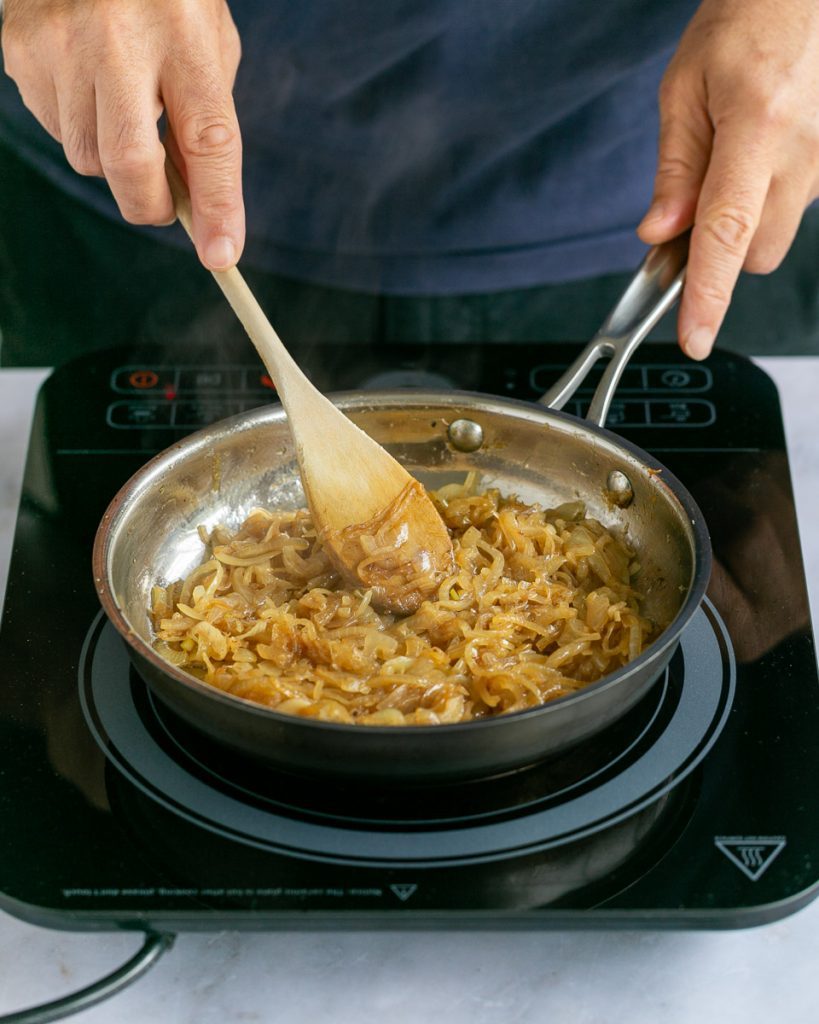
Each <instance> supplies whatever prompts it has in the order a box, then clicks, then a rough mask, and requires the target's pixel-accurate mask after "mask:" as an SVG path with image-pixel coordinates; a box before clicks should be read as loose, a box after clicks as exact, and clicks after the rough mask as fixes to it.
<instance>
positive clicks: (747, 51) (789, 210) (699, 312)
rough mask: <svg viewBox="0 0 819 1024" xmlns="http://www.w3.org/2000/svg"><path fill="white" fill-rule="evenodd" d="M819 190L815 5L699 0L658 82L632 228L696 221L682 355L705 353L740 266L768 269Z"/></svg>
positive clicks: (653, 235) (810, 1)
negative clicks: (656, 149)
mask: <svg viewBox="0 0 819 1024" xmlns="http://www.w3.org/2000/svg"><path fill="white" fill-rule="evenodd" d="M817 196H819V3H817V2H816V0H788V2H787V3H785V4H783V3H781V2H779V0H703V3H702V4H701V5H700V8H699V10H698V11H697V13H696V15H695V16H694V18H693V19H692V21H691V23H690V24H689V26H688V28H687V29H686V31H685V33H684V35H683V37H682V40H681V41H680V45H679V47H678V49H677V52H676V54H675V55H674V58H673V59H672V61H671V63H670V64H669V67H668V70H667V71H666V74H665V77H664V79H663V82H662V85H661V87H660V154H659V163H658V170H657V176H656V179H655V185H654V198H653V200H652V204H651V207H650V208H649V211H648V213H647V214H646V216H645V217H644V219H643V221H642V223H641V224H640V226H639V228H638V233H639V235H640V238H641V239H642V240H643V241H644V242H646V243H648V244H649V245H656V244H658V243H659V242H663V241H665V240H666V239H668V238H673V237H674V236H675V235H678V234H679V233H680V232H682V231H684V230H685V229H686V228H688V227H691V226H692V225H693V232H692V237H691V249H690V253H689V260H688V270H687V275H686V284H685V289H684V292H683V297H682V302H681V305H680V311H679V319H678V334H679V338H680V344H681V346H682V348H683V350H684V351H685V352H686V353H687V354H688V355H689V356H691V357H692V358H694V359H704V358H705V357H706V356H707V355H708V354H709V353H710V351H711V349H712V347H713V344H714V339H715V337H716V334H717V331H718V330H719V327H720V325H721V323H722V320H723V317H724V316H725V312H726V310H727V308H728V304H729V303H730V300H731V294H732V292H733V289H734V285H735V284H736V281H737V277H738V276H739V272H740V270H741V269H743V268H744V269H745V270H747V271H750V272H751V273H754V274H767V273H770V272H771V271H772V270H775V269H776V267H778V266H779V264H780V263H781V261H782V259H783V257H784V256H785V254H786V253H787V251H788V249H789V248H790V245H791V242H792V241H793V238H794V235H795V234H796V231H797V229H798V227H799V222H800V220H801V218H802V214H803V213H804V211H805V208H806V207H807V206H808V205H809V204H810V203H811V202H812V201H813V200H814V199H816V198H817ZM818 269H819V268H818Z"/></svg>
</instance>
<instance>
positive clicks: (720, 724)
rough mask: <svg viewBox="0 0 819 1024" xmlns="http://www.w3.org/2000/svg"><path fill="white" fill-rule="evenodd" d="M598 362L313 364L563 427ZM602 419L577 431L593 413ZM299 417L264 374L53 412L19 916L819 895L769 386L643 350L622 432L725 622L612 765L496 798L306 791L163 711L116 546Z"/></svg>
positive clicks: (812, 695) (115, 369)
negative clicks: (245, 448)
mask: <svg viewBox="0 0 819 1024" xmlns="http://www.w3.org/2000/svg"><path fill="white" fill-rule="evenodd" d="M576 351H577V346H572V345H566V346H548V347H544V346H534V345H531V346H529V345H516V346H501V345H497V346H493V345H484V346H481V347H478V348H468V349H467V348H464V347H461V346H446V345H440V346H435V347H423V348H422V347H399V346H392V347H390V348H386V349H382V350H378V349H370V348H367V347H363V346H362V347H360V348H356V349H353V350H347V351H344V350H339V349H335V348H327V349H322V348H317V349H315V350H314V351H313V353H312V355H311V356H310V357H309V358H306V359H305V360H304V361H303V365H304V366H305V369H306V370H307V372H308V374H309V375H310V376H311V377H312V378H313V380H314V381H315V383H316V384H317V385H318V386H319V387H321V388H322V389H323V390H325V391H341V390H349V389H356V388H361V387H364V388H368V387H369V388H372V387H419V386H420V387H425V388H426V387H430V386H432V387H457V388H462V389H466V390H472V391H484V392H492V393H501V394H508V395H512V396H515V397H518V398H523V399H534V398H537V397H538V396H539V395H540V394H541V393H542V392H543V391H544V390H545V389H546V387H547V386H548V385H549V383H550V382H551V381H553V380H554V379H555V378H556V376H557V375H558V373H559V372H560V370H561V369H562V368H563V367H564V366H565V365H566V364H567V363H568V362H569V361H570V359H571V358H572V357H573V356H574V354H576ZM589 393H590V392H589V390H588V389H587V390H585V391H583V392H581V394H580V395H579V397H578V398H577V400H576V401H575V402H574V404H572V405H571V406H570V407H569V409H568V411H570V412H575V413H578V414H582V411H583V408H584V403H585V402H587V401H588V397H589ZM271 400H275V393H274V391H273V389H272V386H271V382H270V381H269V379H268V378H267V377H266V375H265V373H264V370H263V369H262V368H261V367H260V365H259V364H258V363H257V362H256V361H255V358H254V356H253V354H252V353H251V352H250V351H248V352H242V353H240V354H239V356H238V357H235V356H233V355H231V357H230V360H229V361H228V358H227V356H224V357H217V356H214V354H213V353H212V352H210V353H205V354H203V356H202V358H201V359H199V360H197V359H196V358H192V357H191V354H190V352H186V353H185V355H184V357H180V358H179V359H178V360H175V359H174V356H173V353H172V352H171V353H168V352H165V353H163V354H161V355H160V354H158V353H157V352H154V351H141V352H137V351H134V352H128V351H111V352H108V353H104V354H100V355H96V356H93V357H87V358H84V359H81V360H77V361H76V362H73V363H69V364H67V365H66V366H64V367H63V368H61V369H60V370H58V371H57V372H55V373H54V374H53V375H52V376H51V377H50V378H49V379H48V380H47V381H46V383H45V384H44V386H43V388H42V390H41V392H40V395H39V398H38V402H37V408H36V412H35V420H34V427H33V431H32V436H31V443H30V448H29V455H28V462H27V466H26V472H25V479H24V486H23V496H22V501H21V506H20V512H19V517H18V522H17V530H16V536H15V542H14V550H13V555H12V562H11V568H10V574H9V583H8V591H7V596H6V603H5V609H4V616H3V622H2V631H1V632H0V657H1V658H2V664H3V683H2V687H0V741H1V742H0V820H2V822H3V827H2V832H0V903H2V905H3V906H4V907H6V908H7V909H9V910H11V911H12V912H14V913H17V914H18V915H19V916H21V917H24V918H27V919H29V920H33V921H35V922H38V923H41V924H46V925H51V926H55V927H68V928H73V927H76V928H106V927H144V926H145V925H153V926H155V927H158V928H163V929H165V930H168V929H180V928H222V927H247V928H290V927H329V928H341V927H389V928H398V927H428V926H431V925H435V926H439V927H450V926H451V927H469V926H483V927H498V928H499V927H532V928H536V927H568V926H579V927H596V926H612V925H630V926H635V925H644V926H648V927H684V926H694V925H696V926H703V925H705V926H712V927H739V926H744V925H750V924H756V923H761V922H763V921H768V920H773V919H775V918H777V917H780V916H782V915H784V914H786V913H788V912H791V911H793V910H795V909H797V908H798V907H800V906H802V905H803V904H804V903H806V902H807V901H808V900H810V899H811V898H813V896H814V895H816V892H817V886H818V885H819V814H817V798H816V793H817V791H819V745H818V744H817V743H816V741H815V737H816V736H817V735H819V679H817V669H816V658H815V651H814V641H813V637H812V634H811V630H810V624H809V617H808V603H807V592H806V588H805V582H804V571H803V568H802V562H801V556H800V551H799V539H798V532H797V525H796V521H795V513H794V505H793V497H792V492H791V487H790V478H789V468H788V461H787V453H786V450H785V442H784V436H783V429H782V421H781V413H780V409H779V404H778V398H777V394H776V390H775V388H774V386H773V384H772V382H771V381H770V380H769V379H768V378H767V377H766V376H765V374H764V373H762V372H761V371H760V370H759V369H758V368H757V367H755V366H754V365H753V364H751V363H750V362H748V361H747V360H745V359H743V358H741V357H738V356H733V355H730V354H726V353H721V352H717V353H715V355H714V356H713V357H712V358H711V359H710V360H709V361H708V362H707V363H706V364H704V365H701V364H693V363H690V362H688V361H687V360H685V359H684V358H683V357H682V356H681V355H680V354H679V352H678V351H677V350H676V349H675V348H673V347H672V346H665V345H652V346H647V347H644V348H643V349H642V350H641V351H640V353H639V354H638V356H637V357H636V359H635V361H634V363H633V364H632V365H631V366H629V368H628V369H627V370H626V373H625V376H624V378H623V380H622V383H621V386H620V389H619V391H618V396H617V399H616V400H615V402H614V405H613V407H612V411H611V414H610V416H609V420H608V423H607V426H608V427H609V428H610V429H613V430H616V431H618V432H621V433H622V434H623V435H625V436H627V437H628V438H629V439H630V440H632V441H633V442H635V443H636V444H638V445H640V446H641V447H643V448H645V449H647V450H648V451H650V452H651V453H652V454H654V455H655V456H656V457H657V458H658V459H659V460H660V461H661V462H663V463H664V464H665V465H667V466H668V467H669V468H670V469H671V471H672V472H673V473H675V474H676V475H677V476H678V477H679V478H680V479H681V480H682V481H683V483H685V484H686V486H687V487H688V488H689V490H690V491H691V492H692V493H693V495H694V497H695V499H696V500H697V501H698V503H699V504H700V507H701V508H702V510H703V513H704V514H705V518H706V520H707V522H708V525H709V529H710V531H711V535H712V542H713V546H714V555H715V568H714V573H713V577H712V581H711V585H710V588H709V596H708V599H707V600H706V602H705V603H704V604H703V606H702V608H701V609H700V610H699V611H698V612H697V614H696V616H695V617H694V619H693V620H692V622H691V624H690V626H689V628H688V629H687V630H686V631H685V633H684V634H683V638H682V642H681V644H680V647H679V649H678V650H677V652H676V654H675V655H674V658H673V659H672V661H671V663H670V665H669V667H668V670H667V671H666V672H665V674H664V675H663V677H662V678H661V679H660V680H659V681H658V683H657V685H656V686H655V687H653V689H652V690H651V692H650V693H649V694H648V695H647V696H646V697H645V698H644V699H643V700H642V701H641V702H640V704H639V705H638V706H637V707H636V708H634V709H633V710H632V711H630V712H629V713H628V714H627V715H626V716H625V717H624V718H623V719H621V720H620V721H618V722H617V723H615V724H614V725H612V726H610V727H609V728H608V729H607V730H605V731H604V732H603V733H601V734H599V735H598V736H596V737H594V739H593V740H592V741H589V742H586V743H584V744H581V745H580V746H578V747H575V748H573V749H571V750H570V751H568V752H566V753H564V754H562V755H560V756H558V757H555V758H552V759H551V760H549V761H547V762H544V763H543V764H537V765H531V766H528V767H526V768H524V769H521V770H519V771H516V772H511V773H508V774H506V775H502V776H497V777H493V778H489V779H481V780H473V781H470V782H460V783H449V784H438V785H426V786H425V785H416V786H409V785H406V786H398V787H396V786H394V785H391V786H387V787H380V786H379V784H378V783H377V782H373V783H372V784H367V785H363V784H360V783H355V784H352V783H345V782H340V781H338V780H334V779H318V780H317V779H305V778H300V777H298V776H296V775H289V774H287V773H284V772H280V771H275V770H273V769H271V768H262V767H260V766H259V765H258V764H255V763H249V762H245V761H243V759H242V758H241V757H239V756H238V755H235V754H228V753H227V752H226V751H224V750H221V749H218V748H216V747H215V746H214V745H213V744H212V743H211V742H209V741H207V740H204V739H203V738H202V737H201V736H200V735H198V734H197V733H196V732H195V731H194V730H192V729H191V728H190V727H189V726H187V725H185V724H184V723H183V722H181V721H179V720H177V719H176V718H175V717H174V716H173V714H172V713H171V712H170V711H168V710H167V709H166V708H164V707H163V706H162V705H160V704H158V703H157V702H156V700H155V698H154V697H153V696H152V695H151V694H150V692H149V691H148V690H147V688H146V687H145V685H144V683H143V682H142V681H141V679H140V678H139V677H138V675H136V673H135V672H134V671H133V669H132V668H131V666H130V664H129V660H128V657H127V655H126V652H125V648H124V646H123V644H122V642H121V640H120V639H119V637H118V636H117V635H116V633H115V631H114V630H113V628H112V627H111V626H110V624H108V623H107V621H106V620H105V618H104V617H103V616H102V614H101V612H100V609H99V605H98V602H97V598H96V593H95V589H94V585H93V580H92V576H91V569H90V552H91V546H92V542H93V537H94V533H95V531H96V527H97V524H98V522H99V520H100V518H101V516H102V513H103V511H104V510H105V507H106V505H107V504H108V502H109V500H110V498H111V497H112V495H113V494H114V493H115V492H116V490H117V489H118V488H119V486H120V485H121V484H122V483H123V482H124V481H125V480H126V479H127V478H128V477H129V476H130V475H131V474H132V473H133V472H134V471H135V470H136V469H137V468H138V467H139V466H140V465H141V464H142V463H143V462H144V461H145V460H146V459H147V458H149V457H150V456H151V455H153V454H154V453H155V452H157V451H159V450H161V449H162V448H164V447H166V446H167V445H168V444H170V443H172V442H173V441H174V440H177V439H178V438H179V437H181V436H183V435H184V434H186V433H189V432H190V431H192V430H195V429H197V428H198V427H200V426H204V425H206V424H208V423H210V422H212V421H214V420H216V419H220V418H222V417H224V416H227V415H231V414H234V413H237V412H242V411H244V410H246V409H249V408H253V407H254V406H257V405H260V404H263V403H265V402H268V401H271Z"/></svg>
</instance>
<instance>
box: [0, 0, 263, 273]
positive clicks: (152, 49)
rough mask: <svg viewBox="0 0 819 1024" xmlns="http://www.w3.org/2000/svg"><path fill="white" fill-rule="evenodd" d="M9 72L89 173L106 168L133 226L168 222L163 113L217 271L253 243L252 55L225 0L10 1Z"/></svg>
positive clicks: (200, 247)
mask: <svg viewBox="0 0 819 1024" xmlns="http://www.w3.org/2000/svg"><path fill="white" fill-rule="evenodd" d="M2 42H3V58H4V61H5V68H6V72H7V73H8V74H9V75H10V76H11V78H13V79H14V81H15V82H16V83H17V87H18V88H19V90H20V94H21V96H22V98H23V102H24V103H25V105H26V106H27V107H28V109H29V110H30V111H31V112H32V113H33V114H34V116H35V117H36V118H37V120H38V121H39V122H40V123H41V124H42V125H43V127H44V128H45V129H46V131H47V132H49V134H50V135H52V136H53V137H54V138H55V139H56V140H57V141H58V142H60V143H61V144H62V146H63V149H64V150H65V155H66V157H67V159H68V162H69V163H70V164H71V166H72V167H73V168H74V169H75V170H76V171H78V172H79V173H80V174H86V175H101V176H102V177H104V178H105V179H106V180H107V182H108V184H109V186H110V188H111V191H112V192H113V194H114V198H115V199H116V201H117V204H118V206H119V209H120V211H121V213H122V216H123V217H124V218H125V219H126V220H127V221H130V222H131V223H132V224H157V225H158V224H169V223H171V222H172V221H173V219H174V211H173V202H172V200H171V194H170V191H169V189H168V183H167V181H166V179H165V172H164V163H165V150H164V148H163V146H162V143H161V141H160V138H159V131H158V128H157V121H158V120H159V118H160V116H161V115H162V113H163V111H164V112H165V114H166V115H167V121H168V125H169V127H170V129H171V130H172V133H173V136H174V138H175V142H176V146H175V148H174V147H172V149H173V156H174V160H175V162H176V163H177V164H178V165H179V168H180V170H181V171H182V172H183V174H184V175H185V177H186V178H187V181H188V185H189V188H190V192H191V199H192V203H193V224H194V228H193V230H194V238H195V240H196V248H197V251H198V253H199V256H200V258H201V260H202V262H203V263H204V264H205V265H206V266H207V267H208V268H210V269H212V270H224V269H227V268H228V267H230V266H232V265H233V264H235V263H236V261H237V260H238V258H239V254H240V253H241V250H242V247H243V245H244V230H245V228H244V208H243V205H242V192H241V159H242V157H241V139H240V134H239V125H238V122H237V120H236V112H235V110H234V107H233V99H232V96H231V92H232V88H233V82H234V79H235V76H236V70H237V68H238V66H239V58H240V53H241V48H240V43H239V36H238V33H237V31H236V27H235V25H234V24H233V21H232V19H231V16H230V12H229V11H228V8H227V4H226V3H225V2H224V0H71V2H70V3H66V2H65V0H6V3H5V12H4V19H3V35H2Z"/></svg>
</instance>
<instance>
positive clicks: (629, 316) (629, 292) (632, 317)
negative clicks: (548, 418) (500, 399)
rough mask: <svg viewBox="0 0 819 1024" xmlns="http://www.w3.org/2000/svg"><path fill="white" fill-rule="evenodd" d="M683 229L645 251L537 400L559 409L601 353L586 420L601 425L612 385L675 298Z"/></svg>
mask: <svg viewBox="0 0 819 1024" xmlns="http://www.w3.org/2000/svg"><path fill="white" fill-rule="evenodd" d="M690 234H691V232H690V231H686V232H685V233H684V234H682V235H678V236H677V238H672V239H671V240H670V241H668V242H663V244H662V245H657V246H654V248H653V249H650V250H649V251H648V253H647V255H646V257H645V259H644V260H643V262H642V263H641V264H640V267H639V269H638V270H637V273H636V274H635V275H634V277H633V278H632V279H631V281H630V283H629V285H628V287H627V288H626V290H625V291H624V292H623V295H622V296H621V298H620V300H619V301H618V303H617V305H616V306H615V307H614V309H613V310H612V311H611V312H610V313H609V315H608V316H607V317H606V320H605V322H604V323H603V325H602V327H601V328H600V330H599V331H598V332H597V334H595V336H594V337H593V338H592V340H591V341H590V342H589V343H588V345H586V347H585V348H584V349H583V351H582V352H581V353H580V355H579V356H578V357H577V359H575V361H574V362H573V363H572V365H571V366H570V367H569V368H568V370H566V372H565V373H564V374H563V376H562V377H560V378H559V380H558V381H557V382H556V383H555V384H553V385H552V386H551V387H550V388H549V390H548V391H547V392H546V394H545V395H543V396H542V397H541V398H539V399H538V401H539V402H540V403H541V404H543V405H546V406H548V407H549V408H550V409H562V408H563V406H564V405H565V404H566V402H568V400H569V399H570V398H571V397H572V395H573V394H574V393H575V391H576V390H577V389H578V388H579V387H580V385H581V384H582V383H583V381H584V380H585V379H586V377H587V376H588V374H589V371H590V370H591V369H592V367H593V366H594V365H595V363H596V362H597V360H598V359H600V358H601V356H608V357H609V363H608V365H607V366H606V369H605V370H604V371H603V377H602V379H601V381H600V383H599V384H598V386H597V390H596V391H595V393H594V397H593V398H592V401H591V405H590V406H589V411H588V413H587V414H586V419H587V420H588V421H589V422H590V423H594V424H596V425H597V426H598V427H602V426H603V424H604V423H605V422H606V416H607V415H608V411H609V406H610V405H611V400H612V398H613V396H614V392H615V390H616V388H617V384H618V382H619V380H620V377H621V375H622V373H623V370H625V368H626V364H627V363H628V361H629V359H631V356H632V353H633V352H634V351H635V349H636V348H637V346H638V345H639V344H640V342H641V341H642V340H643V339H644V338H645V336H646V335H647V334H648V332H649V331H650V330H651V328H652V327H653V326H654V325H655V324H656V323H657V321H658V320H659V319H660V317H661V316H663V314H664V313H666V312H668V310H669V309H671V307H672V306H673V305H674V303H675V302H676V301H677V299H678V298H679V297H680V293H681V291H682V287H683V280H684V279H685V265H686V262H687V260H688V242H689V237H690Z"/></svg>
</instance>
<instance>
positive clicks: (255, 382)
mask: <svg viewBox="0 0 819 1024" xmlns="http://www.w3.org/2000/svg"><path fill="white" fill-rule="evenodd" d="M245 390H246V391H250V392H256V393H260V394H270V393H271V392H272V393H273V394H275V393H276V385H275V384H274V383H273V381H272V379H271V377H270V374H269V373H265V371H264V370H256V369H254V370H248V371H247V372H246V374H245Z"/></svg>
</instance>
